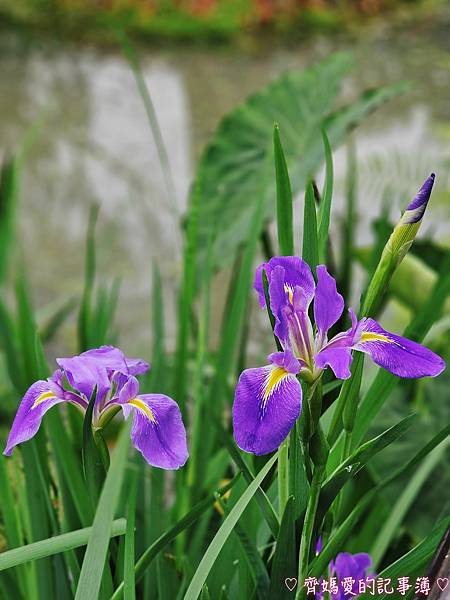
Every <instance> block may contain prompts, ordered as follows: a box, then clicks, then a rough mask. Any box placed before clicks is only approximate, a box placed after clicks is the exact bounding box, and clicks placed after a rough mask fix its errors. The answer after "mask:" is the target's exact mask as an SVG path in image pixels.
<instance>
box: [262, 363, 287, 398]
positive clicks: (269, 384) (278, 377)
mask: <svg viewBox="0 0 450 600" xmlns="http://www.w3.org/2000/svg"><path fill="white" fill-rule="evenodd" d="M286 375H289V371H286V369H283V367H275V368H274V369H272V370H271V371H270V373H269V376H268V377H267V379H266V382H265V390H264V396H263V400H264V402H266V400H267V398H268V397H269V396H270V394H271V393H272V392H273V391H274V389H275V388H276V387H277V385H278V384H279V383H280V382H281V381H282V380H283V379H284V377H286Z"/></svg>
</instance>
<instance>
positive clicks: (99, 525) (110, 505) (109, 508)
mask: <svg viewBox="0 0 450 600" xmlns="http://www.w3.org/2000/svg"><path fill="white" fill-rule="evenodd" d="M130 427H131V419H130V420H129V421H128V422H126V424H125V425H124V427H123V429H122V431H121V434H120V437H119V441H118V443H117V446H116V448H115V450H114V455H113V458H112V461H111V466H110V468H109V471H108V474H107V476H106V479H105V483H104V485H103V489H102V493H101V495H100V500H99V502H98V505H97V510H96V513H95V517H94V523H93V525H92V530H91V534H90V536H89V541H88V545H87V548H86V554H85V555H84V559H83V565H82V567H81V574H80V579H79V581H78V586H77V592H76V594H75V600H97V598H98V594H99V591H100V585H101V582H102V575H103V570H104V568H105V561H106V556H107V553H108V544H109V540H110V537H111V528H112V522H113V519H114V513H115V511H116V506H117V501H118V499H119V494H120V491H121V488H122V481H123V476H124V471H125V466H126V458H127V453H128V447H129V443H130V440H129V435H130Z"/></svg>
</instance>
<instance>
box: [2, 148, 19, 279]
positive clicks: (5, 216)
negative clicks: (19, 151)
mask: <svg viewBox="0 0 450 600" xmlns="http://www.w3.org/2000/svg"><path fill="white" fill-rule="evenodd" d="M18 179H19V178H18V166H17V162H16V160H15V159H14V158H12V157H6V158H5V159H4V160H3V164H2V168H1V172H0V285H1V284H2V283H3V282H4V279H5V276H6V273H7V268H8V259H9V255H10V251H11V247H12V241H13V236H14V221H15V214H16V210H17V200H18V196H19V181H18Z"/></svg>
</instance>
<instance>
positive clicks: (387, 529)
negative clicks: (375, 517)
mask: <svg viewBox="0 0 450 600" xmlns="http://www.w3.org/2000/svg"><path fill="white" fill-rule="evenodd" d="M449 442H450V438H447V439H446V440H445V442H444V443H442V444H441V445H440V446H438V447H437V448H435V449H434V450H433V452H431V453H430V454H429V455H428V456H427V458H426V459H425V460H424V461H423V463H422V464H421V465H420V467H419V468H418V469H417V470H416V472H415V473H414V475H413V476H412V477H411V479H410V480H409V482H408V483H407V485H406V487H405V489H404V491H403V493H402V494H401V495H400V496H399V498H398V500H397V501H396V503H395V505H394V506H393V507H392V508H391V511H390V513H389V516H388V517H387V519H386V520H385V521H384V523H383V525H382V527H381V529H380V531H379V532H378V535H377V536H376V538H375V540H374V541H373V544H372V546H371V549H370V556H371V557H372V564H373V566H374V568H375V569H377V568H378V565H379V564H380V561H381V559H382V558H383V556H384V553H385V552H386V550H387V549H388V547H389V544H390V542H391V540H392V539H393V537H394V536H395V534H396V533H397V531H398V527H399V526H400V525H401V523H402V521H403V519H404V517H405V515H406V513H407V512H408V510H409V509H410V508H411V506H412V504H413V503H414V501H415V499H416V497H417V495H418V494H419V493H420V490H421V488H422V487H423V485H424V483H425V482H426V481H427V479H428V478H429V477H430V475H431V473H432V472H433V470H434V469H435V467H436V466H437V464H438V462H439V461H440V460H441V458H442V455H443V453H444V452H445V450H446V449H447V447H448V445H449Z"/></svg>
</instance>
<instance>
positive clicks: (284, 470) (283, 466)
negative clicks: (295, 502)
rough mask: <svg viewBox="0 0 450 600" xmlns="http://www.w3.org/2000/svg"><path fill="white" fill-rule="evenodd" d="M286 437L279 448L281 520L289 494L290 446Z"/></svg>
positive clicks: (279, 507) (279, 503) (279, 504)
mask: <svg viewBox="0 0 450 600" xmlns="http://www.w3.org/2000/svg"><path fill="white" fill-rule="evenodd" d="M288 439H289V438H286V439H285V440H284V442H283V443H282V444H281V446H280V447H279V448H278V510H279V515H280V522H281V519H282V517H283V512H284V509H285V506H286V503H287V499H288V496H289V446H288Z"/></svg>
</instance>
